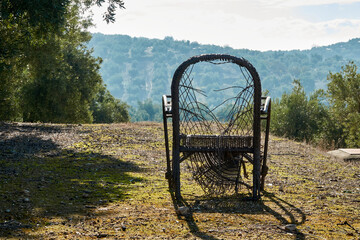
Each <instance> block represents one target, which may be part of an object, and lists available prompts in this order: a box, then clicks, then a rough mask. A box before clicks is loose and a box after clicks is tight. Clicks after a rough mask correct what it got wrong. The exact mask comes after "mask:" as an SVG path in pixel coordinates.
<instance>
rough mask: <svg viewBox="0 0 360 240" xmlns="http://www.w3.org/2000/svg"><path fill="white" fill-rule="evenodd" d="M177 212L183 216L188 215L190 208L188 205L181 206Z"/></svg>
mask: <svg viewBox="0 0 360 240" xmlns="http://www.w3.org/2000/svg"><path fill="white" fill-rule="evenodd" d="M176 213H177V214H180V215H183V216H184V215H188V214H189V213H190V209H189V208H188V207H185V206H181V207H179V208H178V209H177V211H176Z"/></svg>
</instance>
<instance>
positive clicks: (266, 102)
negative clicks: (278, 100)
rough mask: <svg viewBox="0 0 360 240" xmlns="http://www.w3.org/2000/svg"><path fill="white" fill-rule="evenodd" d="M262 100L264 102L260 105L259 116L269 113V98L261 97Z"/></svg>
mask: <svg viewBox="0 0 360 240" xmlns="http://www.w3.org/2000/svg"><path fill="white" fill-rule="evenodd" d="M261 99H262V100H264V101H263V102H262V103H261V109H260V111H261V114H268V113H269V106H270V104H271V97H261Z"/></svg>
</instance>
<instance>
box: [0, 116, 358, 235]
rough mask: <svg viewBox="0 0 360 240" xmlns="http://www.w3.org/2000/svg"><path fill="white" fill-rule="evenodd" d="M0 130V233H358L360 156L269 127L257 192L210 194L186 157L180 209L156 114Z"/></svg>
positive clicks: (11, 126) (14, 125)
mask: <svg viewBox="0 0 360 240" xmlns="http://www.w3.org/2000/svg"><path fill="white" fill-rule="evenodd" d="M0 136H1V138H0V156H1V158H0V165H1V166H2V167H1V169H0V195H1V196H2V198H0V205H1V206H2V207H1V208H0V238H5V239H99V238H103V239H212V240H214V239H358V238H359V237H360V207H359V206H360V204H359V203H360V188H359V186H360V164H359V162H344V161H340V160H337V159H332V158H330V157H329V156H328V155H326V153H324V152H321V151H319V150H317V149H314V148H312V147H310V146H308V145H306V144H304V143H295V142H292V141H289V140H287V139H284V138H278V137H271V139H270V147H269V153H270V157H269V167H270V170H269V174H268V175H267V180H266V186H265V191H264V192H263V193H262V195H263V196H262V199H261V200H260V201H258V202H251V201H243V200H241V199H239V198H237V196H229V197H207V196H205V195H204V194H203V192H202V190H201V189H200V188H199V186H198V185H197V184H195V183H194V182H193V181H192V180H191V179H192V178H191V173H190V172H189V171H188V170H187V168H186V164H185V163H183V164H182V166H183V169H182V181H183V182H182V183H183V186H184V187H183V190H182V191H183V197H184V199H185V201H186V202H187V204H188V205H189V207H190V212H189V214H187V215H186V216H181V215H177V212H176V210H175V208H174V203H173V201H172V198H171V195H170V193H169V191H168V183H167V181H166V180H165V171H166V169H165V168H166V167H165V166H166V164H165V149H164V141H163V132H162V126H161V124H159V123H123V124H111V125H55V124H29V123H11V124H10V123H1V125H0ZM243 191H245V193H246V190H245V189H243Z"/></svg>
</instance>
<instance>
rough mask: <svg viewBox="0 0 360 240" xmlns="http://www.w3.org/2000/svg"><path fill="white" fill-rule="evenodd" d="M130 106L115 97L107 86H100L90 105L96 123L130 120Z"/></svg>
mask: <svg viewBox="0 0 360 240" xmlns="http://www.w3.org/2000/svg"><path fill="white" fill-rule="evenodd" d="M128 108H129V106H128V105H127V104H126V103H124V102H121V101H120V100H119V99H116V98H114V97H113V96H112V95H111V94H110V92H109V91H108V90H107V89H106V88H105V86H101V87H100V90H99V91H98V93H97V95H96V97H95V98H94V99H93V101H92V104H91V106H90V110H91V111H92V112H93V117H94V122H95V123H113V122H128V121H130V115H129V112H128Z"/></svg>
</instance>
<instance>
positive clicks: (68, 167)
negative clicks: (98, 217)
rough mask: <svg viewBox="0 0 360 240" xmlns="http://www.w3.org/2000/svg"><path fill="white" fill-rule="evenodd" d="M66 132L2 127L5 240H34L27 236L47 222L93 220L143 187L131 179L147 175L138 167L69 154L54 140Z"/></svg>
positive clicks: (0, 225)
mask: <svg viewBox="0 0 360 240" xmlns="http://www.w3.org/2000/svg"><path fill="white" fill-rule="evenodd" d="M63 131H64V128H63V127H62V128H60V127H59V128H58V127H56V126H54V127H35V126H34V127H33V126H14V125H12V124H8V125H6V124H2V126H0V195H1V196H2V197H1V198H0V206H1V209H0V238H18V237H19V236H21V238H24V239H32V238H33V237H32V236H30V235H27V234H26V233H24V232H22V230H23V229H29V228H34V229H35V228H37V224H40V225H43V224H47V223H46V222H41V221H43V220H41V219H53V218H56V219H67V218H70V217H72V216H76V215H78V216H87V215H89V214H90V215H91V214H93V211H94V209H95V208H96V207H98V206H102V205H106V204H107V203H109V202H113V201H119V200H121V199H124V198H126V197H127V191H128V190H129V189H130V188H131V186H132V184H135V183H136V182H140V181H143V179H140V178H135V179H134V177H132V176H131V173H133V172H141V171H144V170H143V169H141V168H140V167H139V166H138V165H136V164H134V163H131V162H128V161H123V160H121V159H118V158H115V157H113V156H111V155H106V154H102V153H97V152H91V151H84V150H81V149H78V150H76V149H64V148H63V147H62V146H60V145H58V143H57V142H56V141H54V140H53V139H51V138H48V134H58V133H61V132H63ZM18 133H19V134H18ZM54 136H55V137H56V135H54ZM45 221H46V220H45ZM19 234H20V235H19ZM35 238H36V237H35Z"/></svg>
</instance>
